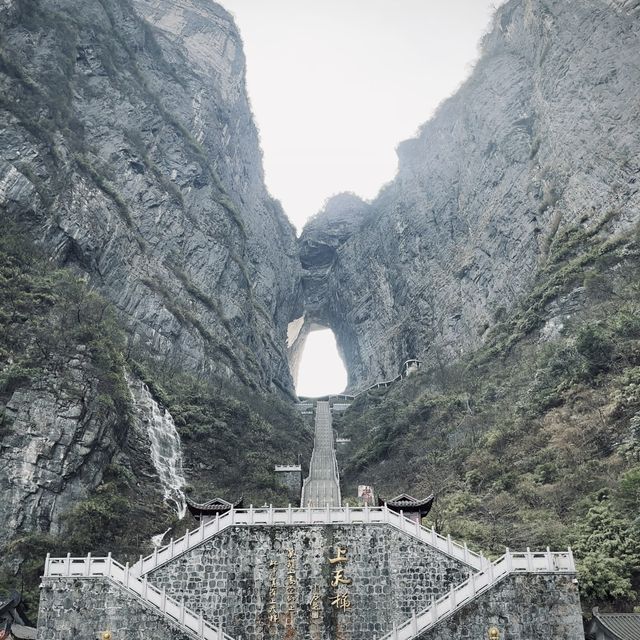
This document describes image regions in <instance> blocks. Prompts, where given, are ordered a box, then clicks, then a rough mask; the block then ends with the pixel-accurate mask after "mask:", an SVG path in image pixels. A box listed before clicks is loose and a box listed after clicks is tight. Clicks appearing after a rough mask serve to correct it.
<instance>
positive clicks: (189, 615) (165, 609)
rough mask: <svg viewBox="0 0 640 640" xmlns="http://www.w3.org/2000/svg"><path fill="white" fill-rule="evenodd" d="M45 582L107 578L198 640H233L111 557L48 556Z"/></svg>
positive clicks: (127, 565)
mask: <svg viewBox="0 0 640 640" xmlns="http://www.w3.org/2000/svg"><path fill="white" fill-rule="evenodd" d="M44 577H45V578H106V579H108V580H110V581H111V582H113V583H115V584H117V585H118V586H120V587H123V588H124V589H126V590H127V591H128V592H129V593H131V594H135V595H136V596H138V597H139V598H141V599H142V600H143V601H144V602H145V603H147V604H149V605H151V607H152V608H154V609H156V610H157V611H159V612H160V613H162V614H163V615H164V616H165V617H167V618H168V619H169V621H170V622H171V623H173V624H175V625H177V626H178V627H180V628H182V630H183V631H185V632H186V633H188V634H189V635H191V636H192V637H194V638H205V639H206V640H233V638H232V637H231V636H229V635H227V634H226V633H224V632H223V631H222V630H221V629H217V628H215V627H212V626H211V625H210V624H209V623H208V622H206V621H205V620H204V619H203V618H202V614H200V615H198V614H196V613H194V612H193V611H191V610H189V609H187V608H186V607H185V606H184V602H180V601H178V600H174V599H173V598H171V597H170V596H168V595H167V594H166V592H165V590H164V589H157V588H156V587H154V586H153V585H152V584H150V583H149V582H148V581H147V579H146V577H142V578H140V577H138V576H136V575H134V574H133V573H132V571H131V569H130V568H129V564H126V565H124V566H123V565H121V564H120V563H119V562H116V561H115V560H114V559H113V558H112V557H111V554H109V555H108V556H107V557H106V558H93V557H92V556H91V554H89V555H88V556H86V557H84V558H73V557H71V555H68V556H67V557H66V558H51V557H50V556H49V555H47V560H46V563H45V568H44Z"/></svg>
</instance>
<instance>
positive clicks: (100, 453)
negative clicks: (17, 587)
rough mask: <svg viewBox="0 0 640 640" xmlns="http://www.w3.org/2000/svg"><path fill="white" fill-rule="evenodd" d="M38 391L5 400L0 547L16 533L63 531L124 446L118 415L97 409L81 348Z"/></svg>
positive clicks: (94, 387)
mask: <svg viewBox="0 0 640 640" xmlns="http://www.w3.org/2000/svg"><path fill="white" fill-rule="evenodd" d="M64 364H65V369H64V373H60V374H56V373H54V372H50V373H49V374H48V375H47V376H45V377H44V378H43V379H41V380H40V381H39V384H38V385H37V386H35V388H31V389H18V390H16V391H15V392H14V393H13V394H12V395H11V397H10V398H9V399H8V401H7V402H6V403H2V405H1V406H2V409H3V424H2V427H1V428H2V444H1V445H0V452H1V455H2V465H1V468H0V487H2V500H0V518H1V519H2V522H3V526H2V528H0V548H2V547H3V546H4V544H6V543H7V542H8V540H10V539H11V537H13V536H14V535H15V534H16V533H25V532H36V531H40V532H43V531H46V532H49V531H50V532H51V533H54V534H55V533H59V532H60V529H61V523H60V516H61V515H62V514H64V513H65V512H67V511H68V510H69V509H70V508H71V507H72V506H73V505H74V504H75V503H76V502H77V501H79V500H81V499H83V498H86V497H87V495H88V492H89V491H90V490H91V489H93V488H95V487H96V486H97V485H98V483H99V482H100V480H101V479H102V472H103V469H104V467H105V466H106V465H107V464H108V463H109V462H110V461H111V458H112V457H113V455H114V453H115V452H116V451H117V450H118V449H119V448H120V446H121V444H122V438H123V433H122V432H120V433H119V428H120V427H121V425H120V424H119V422H118V420H117V415H116V414H115V413H113V412H109V411H104V410H103V407H101V406H100V400H99V395H98V381H97V379H95V378H92V377H91V376H90V375H89V374H88V368H89V367H88V363H87V358H86V355H85V354H84V353H83V352H79V353H77V354H74V355H72V356H70V357H69V358H68V360H67V361H66V362H65V363H64Z"/></svg>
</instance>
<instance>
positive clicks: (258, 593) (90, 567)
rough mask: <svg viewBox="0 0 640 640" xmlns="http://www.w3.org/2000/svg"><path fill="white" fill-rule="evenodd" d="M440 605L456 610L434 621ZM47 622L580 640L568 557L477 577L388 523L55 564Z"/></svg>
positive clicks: (286, 637)
mask: <svg viewBox="0 0 640 640" xmlns="http://www.w3.org/2000/svg"><path fill="white" fill-rule="evenodd" d="M505 563H506V565H507V566H508V571H507V572H506V573H504V574H500V568H501V567H502V568H504V567H505ZM138 569H139V567H138ZM492 572H494V574H495V576H496V578H495V581H493V580H492V581H490V582H488V583H486V582H484V583H483V582H482V579H481V576H483V575H485V576H486V575H490V574H491V573H492ZM501 575H502V577H501ZM53 576H62V577H53ZM470 576H472V577H470ZM470 584H471V585H473V584H475V585H476V586H477V588H478V590H477V591H476V590H475V589H474V590H473V592H472V594H471V595H467V596H464V590H465V589H467V585H470ZM483 584H484V585H486V586H483ZM151 593H153V594H155V596H154V597H155V600H154V599H153V598H151V596H150V594H151ZM171 598H173V599H174V600H171ZM438 599H440V600H439V603H445V604H449V603H451V602H453V603H454V604H453V607H454V608H453V609H452V610H451V613H449V612H448V609H447V608H446V607H445V608H444V609H443V608H442V606H441V604H438V605H437V607H439V609H438V611H439V618H438V619H436V618H434V617H433V616H432V614H431V613H430V612H431V611H432V609H429V607H430V606H431V605H432V603H433V601H434V600H438ZM169 601H171V602H173V605H172V606H173V613H172V612H171V611H170V610H169V609H168V608H166V606H165V604H166V603H167V602H169ZM163 611H166V612H167V613H162V612H163ZM414 612H415V613H416V614H417V616H416V618H413V613H414ZM178 620H184V621H185V625H186V626H185V625H182V624H181V623H180V622H178ZM189 620H195V621H196V622H197V623H196V624H195V626H193V625H194V623H192V622H189ZM38 622H39V630H38V640H70V639H72V638H80V637H87V638H97V637H100V633H101V632H102V631H110V632H111V634H112V635H111V638H112V639H113V640H120V639H122V640H138V639H140V640H142V638H148V637H153V638H160V639H161V640H162V639H164V638H169V637H171V638H178V640H184V639H185V638H192V639H195V638H198V637H204V638H207V639H209V640H221V639H222V638H223V632H224V640H272V639H273V640H296V639H300V640H381V639H384V640H389V638H393V639H394V640H396V636H395V635H394V633H395V632H394V630H396V629H397V631H398V635H397V640H418V639H419V640H445V639H446V640H471V638H486V637H487V633H488V630H489V628H490V627H491V626H496V627H498V629H499V630H500V633H501V635H500V638H501V639H503V640H507V639H509V640H537V639H540V640H542V639H543V638H545V639H546V638H553V639H554V640H579V639H580V640H581V639H582V624H581V610H580V601H579V596H578V589H577V581H576V580H575V569H574V566H573V560H572V557H571V553H570V552H568V553H561V554H551V553H539V554H529V553H527V554H512V555H508V556H505V558H504V559H501V560H500V561H498V562H496V563H494V564H493V565H486V564H485V565H483V570H482V571H481V572H476V571H474V570H473V569H472V567H471V566H469V565H468V564H466V563H465V562H462V561H461V560H458V559H456V558H453V557H451V556H449V555H448V553H445V552H444V551H441V550H438V549H437V548H435V547H433V546H431V545H430V544H428V543H427V542H424V541H420V540H418V539H416V538H415V537H412V536H411V535H410V534H409V533H407V532H403V531H400V530H398V529H396V528H394V527H393V526H391V525H390V524H387V523H369V524H367V523H364V524H337V523H334V524H310V525H304V524H296V525H280V524H274V525H262V524H256V525H237V524H236V525H232V526H229V527H227V528H225V529H223V530H221V531H220V532H219V533H216V534H214V535H213V536H211V537H208V538H204V539H203V540H202V542H199V543H197V544H196V545H195V546H191V548H190V549H188V550H187V551H184V552H181V551H180V550H178V552H177V555H174V556H173V557H172V558H171V559H170V560H168V561H166V562H165V563H164V564H160V565H158V566H157V567H156V568H154V569H153V570H151V571H149V572H148V573H146V574H145V575H144V576H142V577H140V576H139V571H137V570H134V569H132V570H129V569H128V568H126V567H123V566H122V565H119V564H118V563H114V562H112V559H111V558H110V557H108V558H92V557H87V558H61V559H51V560H48V561H47V569H46V575H45V578H44V580H43V593H42V600H41V608H40V617H39V621H38ZM418 622H419V624H420V626H417V625H418ZM189 625H191V626H190V629H191V630H193V631H190V630H189V628H187V627H189ZM205 627H206V628H205Z"/></svg>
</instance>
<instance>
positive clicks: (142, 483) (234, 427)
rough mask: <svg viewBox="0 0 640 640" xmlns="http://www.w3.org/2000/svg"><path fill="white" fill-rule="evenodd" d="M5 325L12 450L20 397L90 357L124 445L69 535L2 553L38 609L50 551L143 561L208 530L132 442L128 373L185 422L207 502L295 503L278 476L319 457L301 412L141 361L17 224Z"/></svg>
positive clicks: (9, 242) (6, 255)
mask: <svg viewBox="0 0 640 640" xmlns="http://www.w3.org/2000/svg"><path fill="white" fill-rule="evenodd" d="M0 327H1V329H2V331H1V332H0V442H1V441H2V439H3V438H4V437H5V436H8V435H9V434H10V433H11V431H12V429H13V426H12V421H11V418H10V415H9V414H8V413H5V412H4V411H2V408H3V407H5V406H6V403H7V402H8V401H9V399H10V398H11V397H12V395H13V394H14V393H15V392H17V391H24V390H29V389H36V390H37V389H40V390H42V392H43V393H47V392H49V391H51V385H52V381H53V380H54V379H55V380H58V379H59V377H60V376H63V377H64V376H65V375H66V368H65V365H66V363H67V362H68V361H69V358H70V357H73V356H74V354H76V353H78V352H79V351H80V352H81V353H83V354H84V355H85V356H86V361H87V364H86V371H84V372H83V374H84V375H83V378H84V376H85V375H86V378H95V379H97V380H98V381H99V382H98V386H97V394H98V405H99V414H98V415H97V416H96V419H98V420H104V421H106V422H112V423H113V424H114V430H115V433H116V434H117V439H118V446H117V447H115V453H114V456H113V460H112V461H111V464H109V465H108V466H107V467H106V468H105V469H104V470H103V477H102V480H101V482H100V484H99V485H98V486H97V487H96V489H95V490H94V491H93V492H91V493H90V495H89V496H88V497H87V498H86V499H84V500H80V501H78V502H77V503H75V504H74V505H73V506H72V507H71V508H70V510H69V511H68V512H67V513H65V514H61V515H62V530H61V531H60V533H59V534H57V535H52V534H51V533H50V532H49V531H48V530H47V527H46V526H43V527H42V529H40V530H37V531H27V530H25V531H22V532H20V534H19V535H18V536H17V537H16V538H15V539H13V540H12V541H11V542H10V544H9V545H8V548H5V549H2V550H0V556H1V558H2V560H1V561H0V592H3V591H5V590H7V589H10V588H15V589H18V590H23V591H24V593H25V598H26V601H27V603H28V604H30V605H31V610H32V611H35V609H36V608H37V601H38V585H39V582H40V576H41V574H42V569H43V566H44V559H45V556H46V554H47V553H51V554H52V555H66V554H67V553H71V554H72V555H86V554H87V553H89V552H91V553H92V554H95V555H105V554H107V553H108V552H112V553H113V555H114V557H115V558H117V559H118V560H120V561H126V560H135V559H136V558H137V557H138V555H139V554H140V553H146V552H148V551H150V538H151V536H152V535H155V534H157V533H159V532H163V531H165V530H166V529H167V528H169V527H171V529H172V535H179V534H181V533H182V532H183V531H184V530H185V529H186V528H187V527H190V528H192V527H194V526H196V523H195V522H194V521H193V520H192V519H191V518H190V516H187V518H185V520H183V521H181V522H178V521H177V518H176V516H175V514H174V513H173V511H172V510H171V509H170V508H169V507H168V506H167V505H165V504H163V502H162V492H161V489H160V486H159V480H158V479H157V477H155V475H154V471H153V468H152V467H151V463H150V459H149V455H148V453H147V451H146V449H145V446H146V445H145V444H144V443H142V445H141V444H140V443H139V442H133V441H132V438H131V425H132V415H133V407H132V406H131V396H130V394H129V392H128V389H127V387H126V380H125V378H124V368H125V367H128V368H130V369H131V370H133V371H134V372H135V373H137V374H138V375H139V376H140V377H141V378H143V379H144V380H145V382H147V384H148V385H149V387H150V388H151V390H152V392H153V394H154V396H155V397H156V399H157V400H158V401H159V402H161V403H162V404H164V405H165V406H166V407H167V408H168V409H169V410H170V411H171V413H172V415H173V416H174V419H175V422H176V425H177V427H178V430H179V432H180V435H181V439H182V446H183V454H184V459H185V475H186V477H187V479H188V481H189V482H190V484H191V486H190V488H189V489H190V491H191V492H192V494H193V498H194V499H195V500H205V499H209V498H210V497H213V496H216V495H219V496H221V497H224V498H228V499H232V498H236V497H239V496H241V495H244V497H245V502H246V503H247V504H249V503H253V504H255V505H259V504H260V505H261V504H264V503H265V502H267V503H269V502H272V503H274V504H277V505H285V504H287V502H289V501H290V500H291V496H289V495H287V492H286V490H285V489H284V488H283V487H281V486H280V485H279V484H278V482H277V478H276V477H275V474H274V472H273V467H274V465H275V464H281V463H291V462H295V461H296V460H297V457H298V454H299V453H300V454H302V456H303V458H304V459H308V457H309V455H310V450H311V446H312V435H311V432H310V431H309V429H308V428H307V427H306V426H305V425H304V424H303V422H302V419H301V418H300V416H299V415H298V413H297V412H296V411H295V409H294V408H293V407H292V406H291V405H289V404H287V403H284V402H281V401H279V400H277V399H275V398H264V397H262V396H260V395H258V394H256V393H254V392H251V391H247V389H246V388H240V387H234V386H232V385H230V384H229V383H228V382H227V383H223V382H221V381H219V380H211V379H200V380H198V379H194V378H192V377H190V376H188V375H185V374H182V373H180V372H176V371H175V370H173V369H170V368H167V370H166V371H162V370H159V369H157V368H156V369H154V368H153V367H154V365H153V364H150V363H146V364H144V365H143V364H141V363H140V362H137V361H134V360H133V359H132V356H131V352H130V351H129V349H128V348H127V346H126V342H125V334H124V333H123V332H122V331H121V329H120V328H119V325H118V321H117V318H116V316H115V315H114V313H113V311H112V309H111V306H110V305H109V304H108V303H107V302H106V301H105V300H104V299H102V298H101V297H100V296H99V295H98V294H96V293H95V292H91V291H90V290H89V288H88V286H87V284H86V283H85V282H84V281H83V280H81V279H79V278H78V277H77V276H76V275H74V274H73V273H72V272H71V271H69V270H67V269H57V268H55V267H54V266H53V265H52V264H51V263H50V261H48V260H47V259H46V258H45V257H44V256H43V255H41V254H40V252H39V251H38V249H37V248H36V247H34V245H33V244H32V243H31V242H30V241H29V240H27V239H26V238H25V237H24V236H23V235H22V234H21V232H20V231H19V229H18V227H16V226H13V225H12V224H11V223H10V222H9V221H8V220H6V219H5V220H3V234H2V236H1V237H0ZM138 355H139V354H138ZM85 382H86V380H83V381H82V383H83V384H84V383H85ZM76 383H77V380H76V381H73V380H70V381H69V384H70V385H72V384H76ZM70 435H73V434H70ZM141 447H142V448H141Z"/></svg>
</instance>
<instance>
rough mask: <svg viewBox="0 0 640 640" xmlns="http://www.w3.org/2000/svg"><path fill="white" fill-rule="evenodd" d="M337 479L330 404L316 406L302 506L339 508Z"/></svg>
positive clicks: (322, 403) (324, 402)
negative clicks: (312, 439)
mask: <svg viewBox="0 0 640 640" xmlns="http://www.w3.org/2000/svg"><path fill="white" fill-rule="evenodd" d="M341 504H342V499H341V496H340V477H339V475H338V462H337V460H336V451H335V447H334V443H333V426H332V424H331V408H330V406H329V402H326V401H318V402H317V403H316V427H315V438H314V443H313V453H312V454H311V462H310V464H309V477H308V478H306V479H305V481H304V483H303V485H302V500H301V505H302V506H303V507H307V506H308V507H326V506H329V507H339V506H340V505H341Z"/></svg>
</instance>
